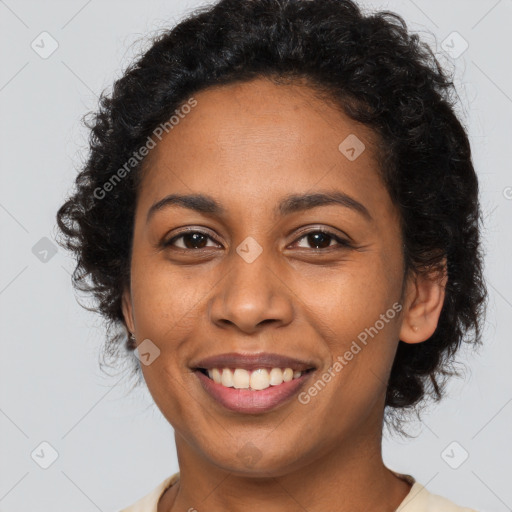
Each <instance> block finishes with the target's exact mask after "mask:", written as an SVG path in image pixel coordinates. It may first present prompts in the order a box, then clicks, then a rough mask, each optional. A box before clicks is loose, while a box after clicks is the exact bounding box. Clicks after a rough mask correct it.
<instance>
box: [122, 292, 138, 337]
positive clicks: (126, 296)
mask: <svg viewBox="0 0 512 512" xmlns="http://www.w3.org/2000/svg"><path fill="white" fill-rule="evenodd" d="M121 308H122V311H123V317H124V322H125V324H126V327H127V328H128V330H129V331H130V332H131V333H135V322H134V320H133V306H132V297H131V293H130V289H129V288H128V287H126V288H125V289H124V292H123V295H122V298H121Z"/></svg>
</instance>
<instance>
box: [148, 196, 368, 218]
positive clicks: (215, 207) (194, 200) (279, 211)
mask: <svg viewBox="0 0 512 512" xmlns="http://www.w3.org/2000/svg"><path fill="white" fill-rule="evenodd" d="M331 204H337V205H340V206H343V207H345V208H349V209H351V210H353V211H355V212H356V213H359V214H360V215H361V216H362V217H364V218H365V219H366V220H367V221H369V222H372V221H373V218H372V216H371V215H370V212H369V211H368V209H367V208H366V206H364V205H363V204H362V203H360V202H359V201H357V200H356V199H354V198H353V197H351V196H349V195H347V194H345V193H344V192H339V191H326V192H315V193H306V194H292V195H289V196H286V197H284V198H283V199H282V200H281V201H280V202H279V204H278V205H277V207H276V208H275V209H274V214H275V215H276V217H277V216H282V217H284V216H285V215H290V214H292V213H296V212H301V211H305V210H310V209H312V208H316V207H318V206H327V205H331ZM173 205H174V206H180V207H182V208H188V209H189V210H193V211H196V212H199V213H203V214H207V215H216V216H218V217H221V216H223V215H225V214H226V209H225V208H224V207H223V206H222V205H221V204H219V203H218V202H217V201H215V199H213V198H212V197H209V196H207V195H204V194H189V195H181V194H170V195H168V196H166V197H164V198H163V199H160V200H159V201H157V202H156V203H154V204H153V205H152V206H151V208H150V209H149V210H148V213H147V216H146V223H147V222H149V221H150V220H151V217H152V216H153V215H154V214H155V213H156V212H157V211H161V210H163V209H164V208H167V207H169V206H173Z"/></svg>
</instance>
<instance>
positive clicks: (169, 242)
mask: <svg viewBox="0 0 512 512" xmlns="http://www.w3.org/2000/svg"><path fill="white" fill-rule="evenodd" d="M316 233H322V234H323V235H327V236H328V237H329V238H332V239H334V240H335V241H336V242H338V246H337V247H332V246H330V245H329V246H327V247H325V248H321V249H310V250H312V251H327V250H332V249H333V248H334V249H346V248H353V247H354V246H353V245H352V244H351V243H350V242H348V241H347V240H344V239H343V238H340V237H339V236H338V235H335V234H334V233H332V232H331V231H328V230H325V229H313V230H311V231H307V232H306V233H303V234H301V236H300V237H299V238H297V239H296V240H295V242H293V243H294V244H295V243H297V242H299V241H300V240H302V239H303V238H306V237H307V236H308V235H311V234H316ZM191 234H200V235H204V236H206V237H207V238H209V239H210V240H212V241H214V242H215V243H218V242H216V240H214V239H213V238H212V237H211V236H210V235H209V234H208V233H206V232H204V231H200V230H196V229H191V230H189V231H184V232H182V233H180V234H178V235H176V236H174V237H172V238H171V239H170V240H167V241H164V242H163V243H162V246H163V247H172V245H173V243H174V242H175V241H176V240H179V239H180V238H183V237H184V236H185V235H191ZM174 249H176V250H180V251H187V252H188V251H200V250H201V249H187V248H183V247H174ZM202 249H205V248H202ZM301 249H305V248H304V247H302V248H301Z"/></svg>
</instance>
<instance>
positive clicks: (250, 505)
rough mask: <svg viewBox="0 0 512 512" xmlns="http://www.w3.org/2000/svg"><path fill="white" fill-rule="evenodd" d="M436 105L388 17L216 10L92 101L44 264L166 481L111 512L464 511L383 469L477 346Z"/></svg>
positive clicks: (481, 293) (316, 5) (300, 6)
mask: <svg viewBox="0 0 512 512" xmlns="http://www.w3.org/2000/svg"><path fill="white" fill-rule="evenodd" d="M452 92H453V83H452V81H451V80H450V79H449V78H448V77H447V75H446V74H445V72H444V71H443V70H442V69H441V68H440V67H439V65H438V63H437V61H436V59H435V57H434V56H433V55H432V53H431V51H430V50H429V49H428V47H427V46H426V45H424V44H423V43H421V42H420V41H419V39H418V37H417V36H415V35H410V34H408V32H407V28H406V26H405V23H404V22H403V20H402V19H401V18H400V17H398V16H397V15H394V14H392V13H377V14H372V15H364V14H363V13H362V12H361V11H360V9H359V7H358V6H357V5H356V4H354V3H353V2H351V1H350V0H322V1H317V0H313V1H311V0H221V1H220V2H218V3H216V4H214V5H212V6H209V7H205V8H202V9H200V10H198V11H197V12H195V13H194V14H193V15H191V16H190V17H189V18H188V19H186V20H184V21H182V22H181V23H179V24H178V25H177V26H176V27H175V28H174V29H172V30H170V31H168V32H166V33H163V34H162V35H160V36H159V37H158V38H156V39H155V40H154V41H153V44H152V46H151V47H150V48H149V50H148V51H146V52H145V54H144V55H142V56H141V57H140V58H139V60H138V61H137V62H135V63H134V64H133V65H132V66H131V67H130V68H129V69H128V70H127V71H126V72H125V74H124V76H123V77H122V78H121V79H119V80H118V81H117V82H116V83H115V85H114V88H113V92H112V94H111V96H102V99H101V105H100V109H99V111H98V112H97V113H96V115H95V116H94V119H93V121H92V122H91V123H90V124H89V125H88V126H89V127H90V129H91V148H90V155H89V159H88V161H87V163H86V166H85V168H84V169H83V170H82V171H81V173H80V175H79V176H78V178H77V181H76V190H75V191H74V194H73V195H72V196H71V197H70V198H69V199H68V201H66V203H65V204H64V205H63V206H62V207H61V208H60V210H59V212H58V215H57V217H58V223H59V227H60V229H61V230H62V233H63V240H62V242H61V243H62V244H63V245H64V246H65V247H67V248H68V249H70V250H73V251H74V252H75V254H76V257H77V262H78V263H77V268H76V270H75V274H74V283H75V286H76V287H77V288H79V289H82V290H88V291H90V292H92V293H93V294H94V296H95V297H96V299H97V301H98V311H99V312H100V313H101V314H102V315H103V316H104V317H105V318H106V319H107V320H108V321H109V322H110V329H109V340H108V343H107V345H106V349H107V352H108V353H110V354H111V355H113V356H116V355H118V356H121V355H123V352H122V348H123V347H125V348H126V349H127V351H126V352H127V353H128V354H130V355H132V357H133V354H135V355H136V356H137V358H133V361H134V362H135V367H134V368H135V371H136V372H138V374H139V375H142V376H143V378H144V380H145V382H146V384H147V386H148V388H149V391H150V392H151V395H152V397H153V398H154V400H155V403H156V404H157V406H158V407H159V409H160V410H161V411H162V413H163V415H164V416H165V418H167V420H168V421H169V423H170V424H171V425H172V426H173V428H174V430H175V441H176V449H177V454H178V461H179V467H180V471H179V473H176V474H175V475H171V476H170V477H169V478H167V479H166V480H165V481H164V482H161V483H160V484H159V485H158V486H157V487H156V488H155V489H154V490H153V491H152V492H151V493H150V494H148V495H147V496H145V497H144V498H142V499H141V500H139V501H138V502H137V503H136V504H134V505H133V506H131V507H128V508H125V509H124V510H125V511H130V512H136V511H140V512H142V511H145V512H149V511H154V512H163V511H166V512H168V511H177V510H189V511H193V510H197V511H199V512H201V511H203V510H204V511H206V510H208V511H209V512H214V511H220V510H223V511H225V510H229V511H237V510H244V511H245V510H265V511H274V510H275V511H280V512H283V511H285V512H286V511H297V510H310V511H331V510H337V511H341V512H345V511H351V512H353V511H358V510H379V511H389V512H391V511H394V510H400V511H407V512H427V511H436V512H445V511H462V510H471V509H467V508H461V507H458V506H457V505H455V504H454V503H452V502H451V501H449V500H447V499H445V498H442V497H440V496H436V495H433V494H431V493H429V492H428V491H427V490H426V489H425V488H424V487H423V486H422V485H421V483H420V482H417V481H416V480H415V479H414V477H412V476H411V475H403V474H398V473H396V472H394V471H392V470H390V469H388V468H387V467H386V466H385V465H384V463H383V460H382V455H381V439H382V427H383V422H384V421H385V422H387V423H388V424H391V425H393V427H394V428H395V429H396V430H397V431H399V432H400V431H401V425H402V423H403V420H404V418H405V414H406V413H407V412H409V411H411V410H414V409H418V407H420V406H421V404H423V403H424V402H425V399H426V398H429V397H431V398H434V399H437V400H439V399H440V398H441V396H442V394H443V385H444V383H445V381H446V376H447V375H449V372H448V370H447V368H448V365H449V363H450V361H451V360H452V359H453V356H454V354H455V353H456V351H457V349H458V348H459V346H460V344H461V342H462V341H463V339H464V341H468V342H470V343H473V344H476V343H479V342H480V339H481V330H480V325H481V319H482V316H483V312H484V307H485V299H486V290H485V286H484V280H483V277H482V256H481V252H480V234H479V230H480V222H481V214H480V208H479V201H478V182H477V177H476V174H475V171H474V169H473V165H472V162H471V153H470V147H469V143H468V138H467V135H466V133H465V131H464V129H463V127H462V126H461V124H460V122H459V121H458V119H457V117H456V115H455V114H454V109H453V102H452V101H451V93H452Z"/></svg>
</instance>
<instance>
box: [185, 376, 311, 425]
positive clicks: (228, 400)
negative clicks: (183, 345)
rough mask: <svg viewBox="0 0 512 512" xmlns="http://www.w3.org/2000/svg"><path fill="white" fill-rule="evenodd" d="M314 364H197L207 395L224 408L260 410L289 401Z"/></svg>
mask: <svg viewBox="0 0 512 512" xmlns="http://www.w3.org/2000/svg"><path fill="white" fill-rule="evenodd" d="M314 370H315V369H314V368H309V369H307V370H302V371H298V370H296V371H293V370H292V369H291V368H275V367H274V368H256V369H254V370H251V371H248V370H246V369H244V368H213V369H207V368H196V369H195V371H194V374H195V375H196V376H197V379H198V381H199V383H200V385H201V388H202V389H203V391H205V392H206V396H208V397H209V398H210V399H213V402H214V403H215V404H217V405H220V406H221V408H222V409H223V410H224V411H225V410H226V409H227V410H229V411H231V412H236V413H241V414H246V415H247V414H263V413H266V412H269V411H272V410H275V409H277V408H278V407H280V406H284V405H285V404H286V403H290V402H291V401H292V398H293V397H295V396H296V395H297V394H298V393H299V391H300V390H301V388H303V387H304V386H305V385H306V381H307V380H309V379H310V377H311V375H312V374H313V372H314Z"/></svg>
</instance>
